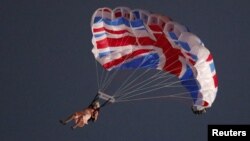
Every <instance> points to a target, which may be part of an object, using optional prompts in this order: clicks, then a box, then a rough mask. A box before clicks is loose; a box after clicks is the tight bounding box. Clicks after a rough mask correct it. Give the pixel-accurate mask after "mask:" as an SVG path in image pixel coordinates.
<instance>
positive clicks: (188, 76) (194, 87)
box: [180, 65, 200, 102]
mask: <svg viewBox="0 0 250 141" xmlns="http://www.w3.org/2000/svg"><path fill="white" fill-rule="evenodd" d="M180 80H181V84H182V85H183V86H184V87H185V88H186V89H187V90H188V91H189V92H190V94H191V97H192V98H193V101H194V102H195V101H196V100H197V98H198V93H199V90H200V87H199V85H198V84H197V81H196V79H195V78H194V74H193V71H192V69H191V68H190V67H189V66H188V65H186V72H185V73H184V75H183V76H182V77H181V78H180Z"/></svg>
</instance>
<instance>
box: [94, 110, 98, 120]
mask: <svg viewBox="0 0 250 141" xmlns="http://www.w3.org/2000/svg"><path fill="white" fill-rule="evenodd" d="M98 115H99V112H98V111H94V114H93V120H94V121H96V120H97V118H98Z"/></svg>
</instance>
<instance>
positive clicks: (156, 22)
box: [91, 7, 218, 108]
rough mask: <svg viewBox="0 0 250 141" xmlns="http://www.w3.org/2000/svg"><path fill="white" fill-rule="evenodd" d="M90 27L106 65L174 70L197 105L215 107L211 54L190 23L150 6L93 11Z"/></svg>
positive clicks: (109, 68)
mask: <svg viewBox="0 0 250 141" xmlns="http://www.w3.org/2000/svg"><path fill="white" fill-rule="evenodd" d="M91 28H92V33H93V38H92V43H93V49H92V52H93V54H94V57H95V59H96V60H97V61H98V62H99V63H100V64H101V66H102V67H103V68H104V69H105V70H107V71H112V70H133V69H134V70H137V69H157V70H159V71H161V72H165V73H170V74H171V75H174V76H176V77H177V78H178V79H179V80H180V82H181V85H182V86H183V87H184V88H186V90H187V91H188V93H189V95H190V97H191V98H192V101H193V105H194V106H196V107H198V108H207V107H211V105H212V103H213V101H214V100H215V97H216V93H217V87H218V81H217V76H216V71H215V66H214V61H213V57H212V55H211V53H210V52H209V50H208V49H207V48H206V47H205V46H204V44H203V42H202V41H201V40H200V39H199V38H198V37H197V36H196V35H195V34H193V33H191V32H190V31H189V29H188V28H187V27H186V26H184V25H181V24H179V23H177V22H176V21H173V20H172V19H171V18H169V17H168V16H164V15H160V14H155V13H150V12H148V11H146V10H141V9H135V10H131V9H129V8H127V7H117V8H115V9H113V10H112V9H110V8H107V7H104V8H99V9H97V10H96V11H95V12H94V14H93V16H92V21H91ZM163 85H164V84H163ZM113 102H114V101H113Z"/></svg>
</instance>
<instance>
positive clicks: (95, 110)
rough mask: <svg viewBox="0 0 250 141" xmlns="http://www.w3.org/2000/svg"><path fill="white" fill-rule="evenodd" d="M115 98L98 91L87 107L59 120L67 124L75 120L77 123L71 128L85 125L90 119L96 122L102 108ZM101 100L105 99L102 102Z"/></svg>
mask: <svg viewBox="0 0 250 141" xmlns="http://www.w3.org/2000/svg"><path fill="white" fill-rule="evenodd" d="M113 100H114V99H112V98H111V97H110V96H108V95H106V94H104V93H102V92H98V93H97V94H96V96H95V97H94V99H93V100H92V102H91V104H90V105H89V106H88V107H87V108H84V109H83V110H81V111H77V112H75V113H73V114H71V115H70V116H68V117H67V118H66V119H65V120H59V122H60V123H61V124H62V125H66V124H67V123H69V122H70V121H72V120H74V122H75V125H73V126H71V129H76V128H78V127H84V126H85V125H87V124H88V122H90V121H92V122H96V121H97V119H98V116H99V113H100V109H101V108H102V107H104V106H106V105H107V104H109V103H112V102H114V101H113ZM100 101H103V102H102V104H101V102H100Z"/></svg>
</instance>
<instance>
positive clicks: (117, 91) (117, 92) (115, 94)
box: [113, 30, 147, 96]
mask: <svg viewBox="0 0 250 141" xmlns="http://www.w3.org/2000/svg"><path fill="white" fill-rule="evenodd" d="M132 32H133V30H132ZM133 34H134V35H135V33H133ZM140 34H141V33H139V34H138V35H140ZM136 42H137V43H139V41H138V38H136V41H135V43H136ZM127 57H129V56H127ZM126 59H127V58H126ZM126 59H125V60H126ZM125 60H124V61H125ZM146 60H147V58H144V59H143V60H142V62H141V63H140V64H139V67H140V66H141V65H142V64H143V63H144V62H145V61H146ZM139 67H137V68H136V69H134V71H133V73H131V74H130V75H129V76H128V77H127V79H126V80H125V81H124V82H123V83H122V84H121V86H120V87H119V88H118V89H117V90H116V91H115V92H114V95H113V96H118V95H119V91H120V89H122V88H123V86H124V85H125V84H126V83H127V82H128V81H129V79H130V78H131V77H132V76H133V75H134V74H135V73H136V72H137V70H138V69H139Z"/></svg>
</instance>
